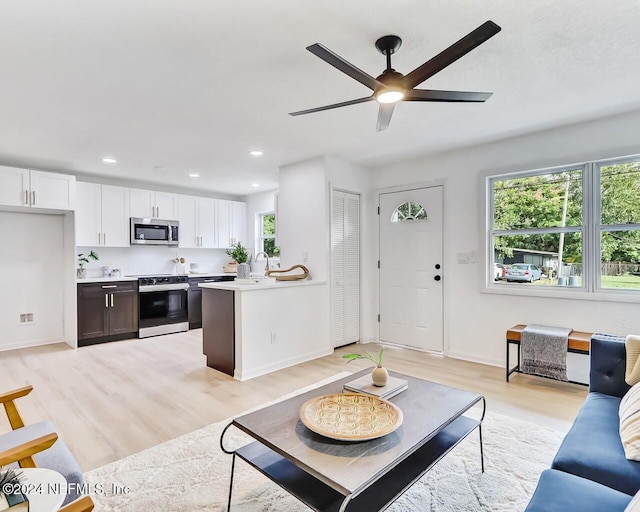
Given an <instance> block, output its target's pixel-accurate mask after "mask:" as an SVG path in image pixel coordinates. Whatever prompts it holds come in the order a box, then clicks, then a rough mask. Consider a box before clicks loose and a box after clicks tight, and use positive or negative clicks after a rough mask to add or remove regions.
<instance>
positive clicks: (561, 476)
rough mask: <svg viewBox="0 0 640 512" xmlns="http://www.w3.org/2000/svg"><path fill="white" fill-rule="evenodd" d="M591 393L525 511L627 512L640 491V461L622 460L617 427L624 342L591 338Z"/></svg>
mask: <svg viewBox="0 0 640 512" xmlns="http://www.w3.org/2000/svg"><path fill="white" fill-rule="evenodd" d="M590 354H591V356H590V357H591V371H590V375H589V394H588V395H587V399H586V400H585V403H584V404H583V406H582V408H581V409H580V412H579V413H578V416H577V418H576V419H575V421H574V423H573V426H572V427H571V430H569V432H568V434H567V435H566V437H565V438H564V440H563V441H562V445H561V446H560V449H559V450H558V453H557V454H556V456H555V458H554V460H553V463H552V465H551V469H548V470H546V471H544V472H543V473H542V475H541V476H540V480H539V482H538V486H537V488H536V491H535V493H534V495H533V497H532V498H531V501H530V502H529V505H528V507H527V509H526V512H574V511H575V512H591V511H593V512H603V511H607V512H623V511H624V509H625V508H626V506H627V505H628V504H629V502H630V501H631V499H632V498H633V496H634V495H635V494H636V492H638V490H640V462H635V461H630V460H627V459H626V457H625V456H624V450H623V448H622V442H621V441H620V435H619V433H618V429H619V426H620V420H619V417H618V408H619V406H620V400H621V399H622V397H623V396H624V394H625V393H626V392H627V391H628V390H629V386H628V385H627V383H626V382H625V380H624V373H625V365H626V351H625V344H624V341H622V340H620V339H619V338H615V337H612V336H601V335H594V336H593V337H592V338H591V349H590Z"/></svg>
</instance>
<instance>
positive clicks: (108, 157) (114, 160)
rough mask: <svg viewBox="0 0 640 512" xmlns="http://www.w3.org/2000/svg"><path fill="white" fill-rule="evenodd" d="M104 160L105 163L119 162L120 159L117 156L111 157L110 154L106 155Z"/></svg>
mask: <svg viewBox="0 0 640 512" xmlns="http://www.w3.org/2000/svg"><path fill="white" fill-rule="evenodd" d="M102 161H103V162H104V163H105V164H116V163H118V161H117V160H116V159H115V158H113V157H110V156H105V157H104V158H103V159H102Z"/></svg>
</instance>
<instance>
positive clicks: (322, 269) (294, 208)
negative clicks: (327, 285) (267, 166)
mask: <svg viewBox="0 0 640 512" xmlns="http://www.w3.org/2000/svg"><path fill="white" fill-rule="evenodd" d="M325 165H326V164H325V159H324V157H321V158H316V159H313V160H306V161H304V162H299V163H296V164H291V165H287V166H285V167H281V168H280V193H279V196H278V216H279V219H278V231H279V233H278V241H279V243H280V266H281V267H282V268H284V269H286V268H289V267H291V266H293V265H297V264H302V265H304V266H305V267H307V268H308V269H309V272H310V273H311V277H312V279H319V280H322V281H325V280H327V279H328V278H329V272H328V269H329V265H328V262H329V195H328V183H327V177H326V169H325ZM303 253H306V254H307V261H306V262H305V261H303Z"/></svg>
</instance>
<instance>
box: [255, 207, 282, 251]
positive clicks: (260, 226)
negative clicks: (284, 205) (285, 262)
mask: <svg viewBox="0 0 640 512" xmlns="http://www.w3.org/2000/svg"><path fill="white" fill-rule="evenodd" d="M267 215H273V218H274V222H273V230H274V233H273V235H266V236H265V234H264V217H265V216H267ZM256 227H257V230H256V232H257V234H258V236H257V238H256V254H260V253H261V252H265V250H264V241H265V240H273V242H274V247H277V234H278V222H277V217H276V212H275V210H272V211H266V212H256ZM269 259H272V260H279V259H280V256H269Z"/></svg>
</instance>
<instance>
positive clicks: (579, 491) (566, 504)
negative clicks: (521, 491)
mask: <svg viewBox="0 0 640 512" xmlns="http://www.w3.org/2000/svg"><path fill="white" fill-rule="evenodd" d="M631 499H632V497H631V496H628V495H627V494H624V493H622V492H619V491H615V490H613V489H610V488H609V487H605V486H604V485H601V484H599V483H596V482H592V481H591V480H587V479H585V478H580V477H579V476H575V475H570V474H569V473H563V472H562V471H556V470H554V469H547V470H546V471H543V472H542V475H540V480H539V481H538V487H536V491H535V492H534V494H533V498H531V501H530V502H529V505H528V506H527V508H526V510H525V512H605V511H606V512H624V509H625V508H626V507H627V505H628V504H629V503H630V502H631Z"/></svg>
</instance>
